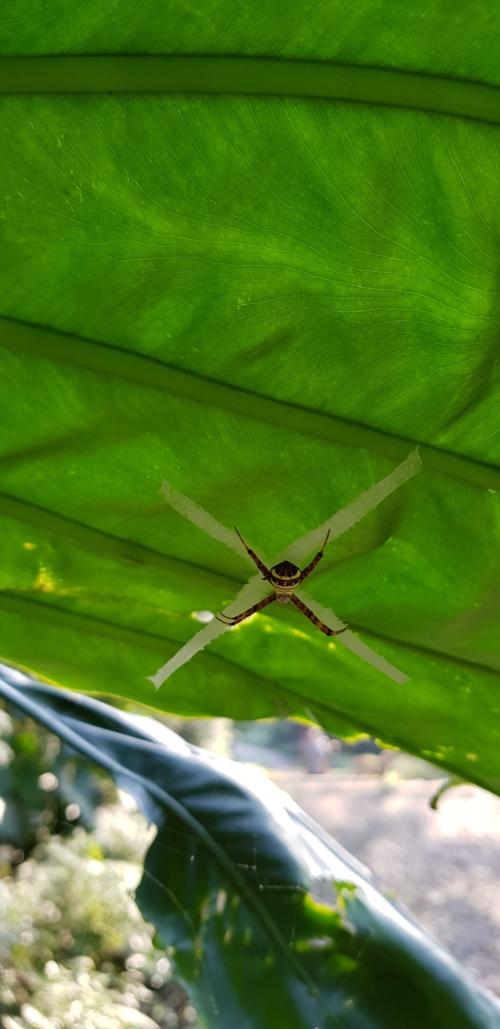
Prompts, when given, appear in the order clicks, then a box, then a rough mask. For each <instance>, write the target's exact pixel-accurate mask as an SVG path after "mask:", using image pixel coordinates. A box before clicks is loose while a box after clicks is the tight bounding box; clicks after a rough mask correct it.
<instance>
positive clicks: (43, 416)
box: [0, 0, 500, 792]
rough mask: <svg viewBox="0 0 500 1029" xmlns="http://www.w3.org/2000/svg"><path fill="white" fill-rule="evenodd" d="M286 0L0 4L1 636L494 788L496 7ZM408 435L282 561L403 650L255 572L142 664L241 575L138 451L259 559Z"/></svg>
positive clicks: (497, 644)
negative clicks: (180, 662)
mask: <svg viewBox="0 0 500 1029" xmlns="http://www.w3.org/2000/svg"><path fill="white" fill-rule="evenodd" d="M284 6H285V7H286V5H283V4H282V3H278V2H277V0H270V2H269V0H266V2H265V3H264V2H263V0H255V3H253V4H251V5H250V6H248V5H240V7H238V8H235V7H234V5H230V4H229V3H228V2H227V0H207V2H205V3H203V4H201V5H198V7H197V8H196V9H192V8H189V9H188V8H187V7H186V5H185V4H184V3H180V2H176V0H172V2H171V3H169V4H168V12H166V13H165V16H164V17H158V5H157V4H156V3H153V2H151V0H148V2H146V3H144V4H141V5H137V4H132V3H131V2H129V0H121V2H120V3H119V4H118V5H117V6H116V5H115V8H114V15H113V17H112V16H111V15H110V13H109V10H108V9H107V8H105V7H103V5H102V4H101V3H98V2H97V0H95V2H90V3H87V4H85V5H84V6H83V7H81V8H79V9H78V11H76V9H75V8H74V5H65V4H63V3H62V2H60V0H48V2H47V3H44V4H43V5H39V4H36V5H35V4H33V2H32V0H20V2H18V3H16V4H15V5H14V8H13V9H12V8H9V13H8V16H7V14H5V15H2V16H1V17H0V52H1V53H3V54H4V55H5V56H6V58H7V57H8V58H9V61H6V62H5V63H4V64H3V65H2V66H1V67H0V89H1V90H2V91H3V94H4V95H3V96H2V98H1V100H0V124H1V126H2V140H3V144H2V150H1V153H0V182H1V203H0V218H1V221H0V224H1V248H0V253H1V261H2V273H1V284H2V291H1V313H2V315H3V316H4V317H3V320H2V321H1V323H0V359H1V371H0V405H1V411H2V428H1V437H0V447H1V463H0V494H1V495H0V533H1V536H0V547H1V554H0V557H1V560H0V656H1V657H2V658H4V659H6V660H8V661H10V662H12V663H15V664H18V665H20V666H22V667H24V668H27V669H30V670H32V671H34V672H36V673H37V674H39V675H41V676H43V677H46V678H48V679H50V680H52V681H54V682H56V683H58V684H61V685H66V686H69V687H73V688H77V689H80V690H83V691H87V692H95V693H101V694H111V695H120V696H122V697H134V698H136V699H137V700H138V701H141V702H142V703H144V704H147V705H150V706H151V707H156V708H160V709H162V710H170V711H176V712H180V713H184V714H189V715H200V714H201V715H227V716H230V717H235V718H247V717H248V718H257V717H261V716H270V715H283V714H285V715H298V716H301V717H309V718H315V719H317V720H318V721H319V722H320V723H322V724H323V725H324V726H325V727H326V728H328V729H329V730H330V731H332V732H335V733H342V732H350V731H353V730H354V729H362V730H365V731H366V732H369V733H373V734H375V735H377V736H380V737H381V738H383V739H384V740H386V741H388V742H390V743H392V744H398V745H400V746H402V747H404V748H405V749H407V750H410V751H413V752H414V753H417V754H419V755H421V756H424V757H427V758H428V759H430V760H431V761H432V762H433V763H435V764H440V765H442V766H443V767H445V768H447V769H449V770H450V771H451V772H452V773H454V774H457V775H459V776H462V777H464V778H466V779H467V780H469V781H475V782H478V783H480V784H482V785H484V786H486V787H488V788H490V789H492V790H496V791H497V792H498V791H499V789H500V748H499V746H498V730H497V725H498V719H499V715H500V699H499V697H500V676H499V673H500V633H499V631H498V624H499V613H500V607H499V591H498V581H499V569H500V501H499V495H498V490H499V489H500V471H499V468H498V462H499V455H500V432H499V428H498V409H499V385H498V381H499V380H498V369H497V350H498V331H499V310H500V305H499V293H498V239H499V236H500V224H499V222H500V205H499V203H498V181H499V173H500V134H499V128H498V125H499V123H500V91H499V89H498V87H499V85H500V71H499V68H500V66H499V62H498V39H497V34H496V31H495V26H496V24H497V20H498V12H497V8H496V5H495V4H494V3H493V0H486V2H483V3H482V4H480V5H477V4H475V3H474V4H473V3H472V0H468V2H466V3H463V4H461V5H459V7H460V9H459V10H457V11H454V12H453V18H451V17H450V12H449V4H448V3H446V2H445V0H437V2H436V3H435V4H433V5H432V7H431V8H429V9H428V10H427V9H426V11H425V12H423V13H422V12H421V11H420V10H418V11H417V10H416V9H415V5H414V4H412V3H410V2H409V0H404V2H403V3H400V4H397V5H396V4H394V5H387V4H384V5H382V6H381V5H380V3H379V2H378V0H377V2H375V0H362V2H361V3H358V4H355V5H349V4H347V3H346V2H345V0H333V2H331V3H328V4H326V3H319V4H317V3H316V4H311V5H309V6H308V5H306V6H301V7H300V8H297V7H296V6H295V5H288V7H287V9H286V10H284ZM148 54H154V55H162V54H163V55H166V57H167V58H168V57H169V55H174V57H175V61H169V60H167V61H164V62H160V63H159V64H158V62H156V63H154V62H152V61H151V60H149V61H148ZM44 55H45V56H48V60H47V61H44V60H42V59H41V58H42V57H43V56H44ZM65 55H66V56H69V58H70V59H69V61H66V62H65V63H64V65H63V66H61V65H58V64H57V58H58V56H59V57H61V59H62V58H64V57H65ZM85 55H91V56H93V57H95V60H93V61H92V62H91V63H90V64H89V63H85ZM99 55H108V56H107V58H106V60H105V61H104V63H103V61H101V62H100V61H99ZM114 55H115V56H114ZM133 55H141V58H142V59H141V61H140V62H138V63H137V62H135V63H134V57H133ZM220 55H224V56H220ZM194 57H197V58H198V60H197V61H196V60H193V58H194ZM23 58H24V59H25V60H24V63H22V64H20V63H19V60H20V59H23ZM49 58H50V59H49ZM214 58H215V60H213V59H214ZM233 58H234V60H233ZM238 58H244V60H238ZM262 58H272V59H273V60H272V61H270V62H269V64H268V65H265V66H264V65H263V63H262ZM314 61H323V62H325V65H326V66H325V67H323V66H322V68H319V69H318V67H317V66H315V67H313V66H312V65H311V64H310V63H307V62H314ZM16 62H17V63H16ZM54 62H55V63H54ZM106 62H107V63H106ZM344 65H348V66H349V67H348V69H347V70H345V69H344V70H342V68H343V67H344ZM341 66H342V67H341ZM369 69H374V72H373V73H372V72H369V71H368V70H369ZM398 70H399V71H401V72H404V73H405V75H401V76H400V75H398ZM176 76H177V77H176ZM318 76H319V77H318ZM342 83H343V84H342ZM259 88H260V89H262V90H263V91H264V92H267V94H268V95H256V91H257V92H258V90H259ZM77 89H82V90H83V91H84V92H82V93H78V94H77V93H73V92H72V90H77ZM176 89H177V91H176ZM19 90H23V91H24V93H23V95H19ZM85 90H86V91H87V92H85ZM113 90H115V92H113ZM162 90H164V92H162ZM128 91H130V92H128ZM213 91H215V92H213ZM353 101H357V102H353ZM416 443H419V444H420V454H421V457H422V462H423V470H422V472H421V473H420V474H419V475H418V476H416V477H415V478H414V479H412V480H411V481H410V482H408V483H407V484H406V485H405V486H404V487H402V488H401V489H400V490H399V491H398V492H397V493H395V494H394V495H392V496H391V497H389V498H388V499H387V500H386V501H384V503H383V504H381V505H380V506H379V507H378V508H377V509H376V510H375V511H374V512H372V513H371V514H370V515H369V516H367V517H366V518H365V519H363V520H362V521H360V522H359V523H358V524H357V525H356V526H354V528H353V529H352V530H351V531H349V532H348V533H346V534H345V535H343V536H342V537H340V538H339V539H338V540H337V541H335V543H333V544H332V545H331V546H330V547H329V549H328V553H327V556H326V557H325V559H324V561H323V563H322V565H321V566H319V567H318V569H317V570H316V572H315V574H314V577H311V580H310V584H309V592H310V594H311V596H312V597H313V598H314V599H315V600H316V601H317V602H318V603H320V604H322V605H324V606H327V607H331V608H332V609H333V610H334V611H335V612H336V614H337V615H338V616H339V618H341V619H342V620H343V621H344V622H346V623H348V624H349V626H350V627H351V629H352V631H353V632H354V633H356V634H357V635H358V636H359V638H360V639H361V640H363V641H364V642H365V643H366V644H367V645H369V646H370V647H371V648H372V649H373V650H374V651H376V652H377V653H379V654H380V655H382V656H383V657H385V658H386V659H387V660H388V661H390V662H391V664H393V665H394V666H396V667H397V668H399V669H401V671H402V672H403V673H405V674H406V675H407V676H408V677H409V678H408V681H407V682H406V683H404V684H398V683H395V682H393V681H389V680H388V679H387V678H386V677H385V676H384V675H383V674H382V673H381V672H380V671H376V670H375V669H373V668H371V667H370V666H369V665H367V664H366V663H365V662H363V661H361V660H360V659H359V658H358V657H357V656H356V655H355V654H353V653H352V652H349V651H348V650H347V649H346V647H344V646H343V645H342V641H341V638H339V639H338V640H337V641H333V642H330V643H329V642H328V641H327V640H326V639H325V637H324V636H322V635H320V634H319V633H318V632H316V631H315V629H314V628H313V626H312V625H311V624H310V623H308V622H306V620H305V619H304V618H301V617H300V615H299V613H298V612H297V611H289V610H287V609H283V610H280V609H278V606H277V605H274V607H271V608H269V610H268V612H264V613H263V614H262V615H260V616H257V617H256V618H255V619H253V620H252V621H251V622H249V623H244V624H243V625H242V626H241V627H239V628H238V629H237V630H234V631H233V632H228V633H226V634H225V635H224V636H223V637H221V638H220V639H219V640H217V641H216V642H214V643H213V644H212V645H211V646H210V647H209V648H207V649H206V650H205V651H204V652H203V653H202V654H199V655H198V656H196V657H195V658H194V659H193V660H192V661H191V662H190V663H189V665H187V666H185V667H184V668H182V669H180V670H179V671H178V672H176V674H175V675H174V676H172V678H171V679H169V680H168V682H167V683H166V684H165V686H163V687H161V688H160V689H159V691H158V692H156V691H155V689H154V686H153V684H152V683H151V681H150V680H149V679H148V676H151V675H152V674H153V673H154V672H155V671H156V669H157V668H159V667H160V666H161V665H163V664H164V663H165V662H166V661H167V660H168V659H169V657H171V656H172V655H173V654H174V653H175V652H176V651H177V650H178V648H179V647H180V646H182V644H183V643H185V642H186V641H187V640H188V639H189V638H190V637H191V636H192V635H193V634H194V633H195V632H196V631H197V629H198V627H199V622H198V621H197V620H196V617H195V614H194V613H195V612H198V611H212V612H216V611H218V610H220V609H221V608H222V607H224V606H225V605H227V604H228V603H229V601H230V600H231V598H232V597H234V595H235V593H236V592H237V590H238V588H239V587H240V586H241V584H242V582H243V581H244V580H245V578H246V566H245V565H244V562H243V561H242V560H241V559H240V558H239V557H238V556H237V554H235V553H231V552H230V551H229V550H228V549H227V548H226V547H224V546H223V545H222V544H220V543H216V542H214V541H213V540H211V539H209V538H207V536H206V535H204V534H203V533H202V532H201V531H200V530H199V529H196V528H195V527H194V526H193V525H191V524H189V523H188V522H187V521H186V520H185V519H184V518H182V517H181V516H180V515H179V514H178V513H176V512H174V511H173V510H171V509H169V508H168V506H167V505H166V504H165V502H164V499H163V497H162V496H161V495H160V492H159V491H160V485H161V482H162V480H163V479H166V480H168V482H170V483H172V484H173V485H174V486H175V487H176V488H177V489H179V490H181V491H183V492H184V493H185V494H186V495H188V496H189V497H191V498H193V500H194V501H196V502H197V503H199V504H200V505H202V506H203V508H204V509H205V510H207V511H209V512H211V513H212V515H213V516H214V517H215V518H217V519H218V520H219V521H220V522H222V523H224V524H225V525H227V526H229V527H231V526H233V525H237V526H238V528H239V529H240V531H241V532H242V533H243V534H244V536H245V538H246V539H247V540H248V541H249V543H250V545H251V546H252V547H254V548H255V550H257V551H258V552H259V553H260V552H262V555H263V557H264V558H265V559H266V560H270V561H272V560H273V559H274V557H275V555H277V554H278V553H280V552H281V551H283V550H284V549H285V548H286V546H287V544H288V543H289V542H290V541H292V540H294V539H296V538H297V537H298V536H300V535H302V534H304V533H305V532H307V531H309V530H310V529H311V528H313V527H314V526H316V525H318V524H320V523H321V522H322V520H324V519H326V518H328V517H329V516H330V515H331V514H332V513H333V512H334V511H335V510H337V509H338V508H340V507H342V506H343V505H345V504H347V503H349V502H350V501H351V500H352V499H353V498H354V497H355V496H356V495H357V494H358V493H359V492H360V491H362V490H365V489H367V488H368V487H369V486H370V485H371V484H372V483H374V482H376V481H377V480H378V479H380V478H381V477H382V476H383V475H385V474H387V473H388V472H389V471H390V470H391V468H392V467H394V465H395V464H396V463H397V462H398V461H401V460H402V459H404V458H405V457H406V456H407V454H408V453H409V452H410V451H411V450H412V449H413V447H414V446H415V444H416Z"/></svg>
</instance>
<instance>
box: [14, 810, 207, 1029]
mask: <svg viewBox="0 0 500 1029" xmlns="http://www.w3.org/2000/svg"><path fill="white" fill-rule="evenodd" d="M150 836H151V834H150V832H148V830H147V827H146V826H145V823H144V821H143V819H141V818H140V816H139V815H137V814H134V815H132V814H126V813H125V812H124V811H123V810H120V808H119V807H115V808H103V809H101V810H100V812H99V814H98V817H97V822H96V826H95V831H94V833H93V834H92V836H90V835H88V834H87V833H86V832H85V831H84V830H83V829H81V828H77V829H76V830H75V831H74V832H73V833H72V834H71V835H70V836H67V837H65V838H64V839H63V838H61V837H59V836H53V837H51V838H50V839H48V840H47V841H46V842H45V843H42V844H39V845H38V846H37V848H36V849H35V851H34V852H33V854H32V856H31V857H30V858H29V859H28V860H27V861H25V862H24V863H23V864H22V865H20V866H19V868H18V870H17V875H16V877H15V879H13V878H11V877H4V878H1V879H0V1012H3V1014H4V1016H7V1020H6V1021H5V1026H6V1027H7V1029H18V1027H20V1026H21V1025H22V1026H23V1027H24V1026H33V1027H37V1029H71V1027H73V1026H75V1027H76V1026H77V1025H80V1026H81V1025H84V1026H85V1029H102V1027H103V1025H104V1024H106V1025H111V1024H112V1025H113V1026H123V1027H124V1029H125V1027H126V1029H158V1027H161V1029H170V1027H171V1029H175V1027H180V1026H184V1025H187V1024H188V1022H187V1020H186V1021H184V1018H183V1015H182V1008H183V1007H184V1002H183V998H182V997H181V996H180V990H178V989H177V1003H178V1002H179V1000H181V1003H180V1004H179V1017H177V1015H176V1013H175V1010H174V1004H173V1002H174V1001H175V1000H176V996H175V994H176V989H175V986H174V984H172V981H171V972H170V969H171V965H170V962H169V961H168V959H167V958H166V957H165V955H164V954H162V953H161V951H159V950H158V949H157V948H155V947H154V946H153V943H152V929H151V927H150V926H147V925H146V924H145V923H144V921H143V919H142V917H141V915H140V912H139V910H138V909H137V907H136V905H135V903H134V902H133V900H132V897H131V890H132V889H133V887H134V886H135V884H136V883H137V881H138V879H139V878H140V873H141V870H140V863H141V861H142V857H143V852H144V850H145V848H146V847H147V845H148V843H149V840H150ZM131 841H133V845H131ZM188 1014H189V1012H188ZM18 1015H20V1016H21V1018H22V1023H19V1022H18V1021H17V1016H18ZM151 1016H153V1017H151ZM2 1024H4V1023H3V1022H2Z"/></svg>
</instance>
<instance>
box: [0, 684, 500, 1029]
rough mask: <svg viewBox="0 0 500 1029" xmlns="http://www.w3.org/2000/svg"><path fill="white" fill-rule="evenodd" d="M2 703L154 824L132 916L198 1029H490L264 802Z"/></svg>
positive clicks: (23, 696) (155, 753) (184, 750)
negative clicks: (72, 752)
mask: <svg viewBox="0 0 500 1029" xmlns="http://www.w3.org/2000/svg"><path fill="white" fill-rule="evenodd" d="M0 690H1V692H2V693H3V694H4V695H5V696H6V697H9V699H11V700H14V698H15V702H16V704H19V706H20V707H22V708H23V709H24V710H26V711H27V712H29V713H30V714H31V715H32V716H34V717H37V718H39V719H40V721H41V722H42V724H44V725H46V726H47V727H48V728H51V729H54V730H55V731H56V732H58V733H59V734H60V736H61V737H62V738H63V739H65V740H66V741H67V742H69V743H71V744H72V745H75V746H77V747H78V748H79V749H80V750H81V752H82V753H84V754H86V755H87V756H88V757H90V758H91V759H92V760H95V759H97V760H98V761H99V762H100V763H101V764H102V765H103V767H105V768H106V769H107V770H108V771H109V772H111V773H112V774H113V775H114V776H115V777H116V778H117V779H118V781H119V782H121V783H126V786H127V789H128V790H129V791H130V792H132V793H133V794H134V795H135V797H136V799H137V801H138V803H139V804H140V806H141V808H142V810H143V812H144V814H145V815H146V817H147V818H148V820H150V821H153V822H155V824H156V826H157V830H158V831H157V835H156V837H155V839H154V841H153V843H152V845H151V847H150V849H149V851H148V854H147V857H146V861H145V866H144V875H143V878H142V881H141V884H140V887H139V890H138V894H137V900H138V903H139V905H140V907H141V909H142V911H143V912H144V913H145V915H146V916H147V917H148V919H149V920H151V921H152V922H153V923H154V924H155V926H156V927H157V931H158V936H159V939H161V941H162V942H163V944H164V945H168V946H169V948H170V950H169V957H170V958H171V960H172V962H173V965H174V969H175V973H176V975H178V976H179V977H180V978H181V979H183V980H184V981H185V982H186V983H187V984H188V986H189V989H190V992H191V994H192V995H193V997H194V998H195V1002H196V1005H197V1007H198V1008H199V1010H200V1014H201V1016H202V1018H203V1019H204V1022H205V1024H206V1025H208V1026H217V1029H226V1027H227V1029H232V1027H234V1026H235V1025H238V1026H239V1025H245V1026H248V1027H249V1029H251V1027H255V1029H268V1027H269V1029H271V1027H272V1026H278V1025H279V1026H283V1027H287V1029H288V1027H290V1029H291V1027H292V1026H294V1027H295V1026H297V1027H304V1029H311V1025H317V1026H319V1027H321V1029H335V1027H336V1026H338V1025H339V1024H340V1025H342V1026H345V1027H346V1029H350V1027H352V1029H358V1027H361V1026H364V1025H370V1027H371V1029H400V1027H401V1025H402V1024H404V1025H405V1027H408V1029H421V1027H422V1025H426V1026H428V1029H442V1027H443V1026H448V1025H450V1026H451V1025H452V1026H453V1027H454V1029H477V1027H479V1026H481V1029H490V1027H491V1029H494V1027H495V1026H496V1025H498V1020H499V1018H500V1006H499V1004H498V1002H497V1001H495V1000H494V998H493V997H491V996H489V995H486V994H485V993H483V992H482V991H481V990H480V989H479V988H477V987H475V986H474V985H473V984H472V983H471V982H469V981H468V980H467V978H466V977H465V976H463V975H462V974H461V972H460V969H459V968H458V966H457V965H456V964H455V963H454V962H453V961H452V960H451V959H450V958H449V957H448V956H447V955H446V954H445V953H444V952H443V951H441V950H440V949H439V947H438V946H437V945H436V944H435V943H434V942H433V941H432V940H430V939H429V938H427V937H426V936H425V934H424V933H423V932H422V931H421V930H420V929H419V928H418V927H417V926H415V925H414V924H413V923H412V922H411V921H410V920H409V919H408V916H406V914H405V913H404V912H403V911H401V910H400V909H398V908H396V907H394V906H393V905H391V904H390V903H389V902H388V901H387V900H386V899H385V898H384V897H383V896H382V895H381V894H380V893H379V892H378V891H377V890H376V888H375V887H374V885H373V883H372V882H371V880H370V878H369V877H368V876H367V873H366V870H365V869H363V867H362V866H360V865H358V863H357V862H356V861H355V860H354V859H353V858H351V857H350V855H348V854H347V853H346V852H345V851H344V850H343V849H342V848H341V847H339V846H338V845H337V844H336V843H335V842H334V841H333V840H332V839H331V838H330V837H329V836H328V835H327V834H326V833H325V832H324V831H323V830H321V829H320V827H319V826H318V825H316V823H314V822H313V821H312V820H311V819H309V818H308V817H307V816H306V815H305V814H304V812H303V811H301V809H300V808H299V807H298V806H297V805H296V804H294V802H293V801H291V800H290V798H288V797H287V796H286V794H284V793H282V792H281V791H280V790H278V789H277V787H274V786H273V785H272V784H271V783H267V784H265V785H264V784H263V781H262V779H261V777H258V778H257V779H256V778H255V777H254V776H253V775H252V774H251V773H248V771H245V770H244V769H243V768H242V767H241V766H238V765H234V764H233V763H232V762H230V761H228V760H227V759H222V758H216V757H215V756H213V755H209V754H208V753H206V752H204V751H202V750H200V749H199V748H196V747H193V746H192V745H190V744H189V743H187V742H185V741H182V740H181V739H180V738H179V737H177V736H176V735H175V734H174V733H172V732H171V731H169V730H168V729H166V728H165V727H161V726H158V724H157V723H154V722H153V721H151V720H148V719H146V720H142V719H138V718H133V717H130V716H129V717H128V718H127V717H124V716H123V715H122V714H120V713H119V712H117V711H114V710H113V709H112V708H110V707H107V706H105V705H103V704H101V703H100V702H98V701H94V700H90V699H89V698H84V697H78V696H77V695H75V694H71V693H67V692H63V691H61V690H57V689H56V690H54V689H51V688H50V687H43V686H40V685H34V684H33V685H29V684H27V685H24V686H23V687H18V688H17V690H14V688H13V687H12V686H9V683H8V681H7V680H4V681H3V683H1V684H0ZM332 883H333V886H334V889H332Z"/></svg>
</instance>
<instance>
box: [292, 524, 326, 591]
mask: <svg viewBox="0 0 500 1029" xmlns="http://www.w3.org/2000/svg"><path fill="white" fill-rule="evenodd" d="M329 538H330V530H329V529H328V532H327V534H326V536H325V542H324V543H323V546H322V547H321V550H318V553H317V554H316V556H315V557H313V559H312V561H310V562H309V564H308V565H306V567H305V568H303V569H302V571H301V573H300V579H299V582H304V579H306V578H307V576H308V575H310V574H311V572H312V571H313V569H314V568H316V565H317V564H319V562H320V561H321V558H322V557H323V554H324V553H325V547H326V544H327V543H328V540H329Z"/></svg>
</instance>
